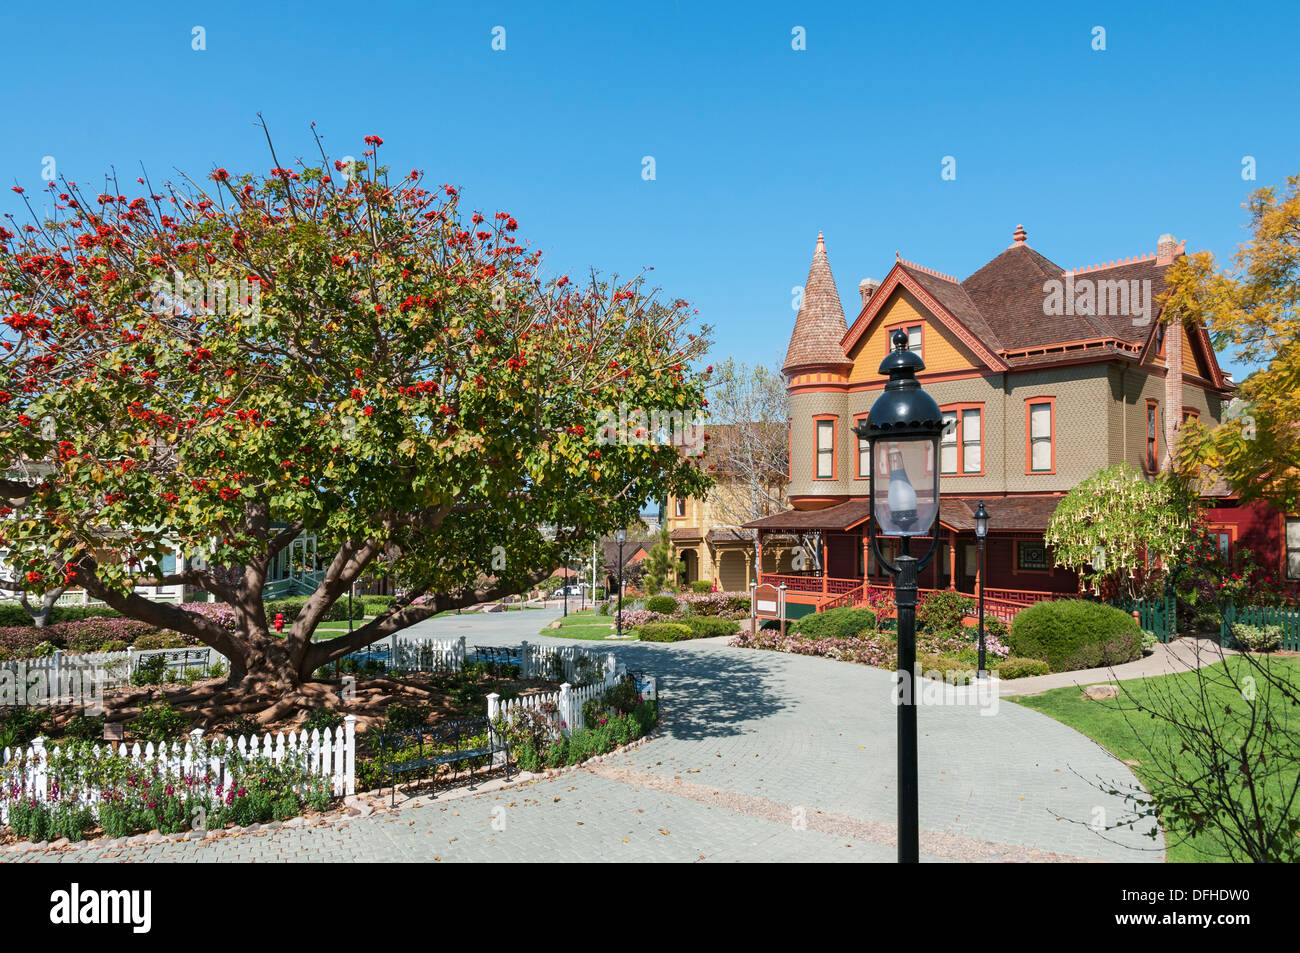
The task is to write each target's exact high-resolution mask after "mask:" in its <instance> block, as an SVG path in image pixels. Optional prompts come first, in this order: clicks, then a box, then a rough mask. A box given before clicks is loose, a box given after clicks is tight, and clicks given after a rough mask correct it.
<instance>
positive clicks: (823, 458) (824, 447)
mask: <svg viewBox="0 0 1300 953" xmlns="http://www.w3.org/2000/svg"><path fill="white" fill-rule="evenodd" d="M816 474H817V479H818V480H833V479H835V418H834V417H828V418H825V419H819V420H818V421H817V469H816Z"/></svg>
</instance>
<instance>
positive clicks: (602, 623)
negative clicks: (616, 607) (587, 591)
mask: <svg viewBox="0 0 1300 953" xmlns="http://www.w3.org/2000/svg"><path fill="white" fill-rule="evenodd" d="M559 622H560V627H559V628H558V629H550V628H547V629H542V631H541V634H542V635H545V636H549V637H551V638H559V639H588V640H591V641H604V640H605V639H606V637H607V636H610V635H613V634H614V619H613V617H611V616H606V615H600V614H598V613H597V612H596V611H595V610H594V609H587V610H586V611H584V612H570V613H569V614H568V615H567V616H564V617H562V618H561V619H560V620H559ZM627 632H628V630H627V629H626V628H625V629H624V630H623V634H624V635H625V636H626V635H627ZM610 641H617V640H615V639H610ZM623 641H625V642H635V641H637V640H636V638H635V637H633V638H630V639H627V638H625V639H623Z"/></svg>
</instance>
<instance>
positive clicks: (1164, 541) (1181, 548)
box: [1044, 463, 1196, 598]
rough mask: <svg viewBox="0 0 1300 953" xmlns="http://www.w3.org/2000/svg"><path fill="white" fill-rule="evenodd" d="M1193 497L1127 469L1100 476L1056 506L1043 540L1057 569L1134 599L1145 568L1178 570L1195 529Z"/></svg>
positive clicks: (1171, 483)
mask: <svg viewBox="0 0 1300 953" xmlns="http://www.w3.org/2000/svg"><path fill="white" fill-rule="evenodd" d="M1194 503H1195V497H1194V496H1193V495H1191V494H1190V493H1189V492H1188V491H1187V490H1186V489H1185V488H1184V487H1183V486H1182V485H1181V484H1180V483H1178V482H1177V481H1176V480H1175V479H1174V478H1172V477H1170V476H1162V477H1160V478H1158V479H1154V480H1149V479H1146V478H1145V477H1143V476H1142V474H1140V473H1138V471H1137V470H1136V469H1134V468H1133V467H1132V466H1131V465H1129V464H1127V463H1118V464H1116V465H1114V466H1111V467H1107V468H1105V469H1104V470H1098V471H1097V472H1096V473H1094V474H1093V475H1092V476H1090V477H1088V479H1086V480H1084V481H1083V482H1081V483H1079V484H1078V485H1077V486H1075V487H1074V489H1072V490H1071V491H1070V492H1069V493H1067V494H1066V495H1065V497H1064V498H1063V499H1062V500H1061V502H1060V503H1059V504H1058V505H1057V507H1056V511H1055V512H1054V513H1053V514H1052V518H1051V520H1050V522H1049V523H1048V525H1047V530H1046V532H1045V533H1044V539H1045V540H1046V542H1047V545H1049V546H1050V547H1052V552H1053V554H1054V556H1055V558H1056V563H1057V565H1059V566H1065V567H1066V568H1068V569H1073V570H1075V571H1076V572H1078V573H1079V574H1080V576H1081V577H1082V578H1083V579H1085V580H1086V581H1088V582H1090V583H1093V584H1095V585H1098V586H1099V587H1101V588H1103V589H1104V590H1105V592H1106V594H1107V595H1116V594H1121V593H1122V594H1124V595H1127V596H1129V597H1132V598H1136V597H1137V596H1139V595H1140V594H1141V592H1140V590H1141V588H1142V586H1143V584H1144V582H1145V581H1146V579H1147V576H1148V567H1151V566H1155V565H1156V564H1157V563H1158V564H1159V565H1161V566H1164V567H1171V566H1174V565H1176V564H1177V562H1178V560H1179V559H1180V558H1181V557H1182V555H1183V554H1184V553H1185V552H1186V551H1187V549H1188V547H1189V545H1190V544H1191V542H1192V540H1193V538H1194V536H1195V533H1196V524H1195V519H1194V514H1193V513H1192V512H1191V510H1192V507H1193V506H1194Z"/></svg>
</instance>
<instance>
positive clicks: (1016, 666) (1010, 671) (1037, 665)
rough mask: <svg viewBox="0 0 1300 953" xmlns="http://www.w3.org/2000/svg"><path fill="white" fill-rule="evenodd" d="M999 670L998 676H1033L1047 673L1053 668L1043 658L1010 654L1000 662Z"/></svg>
mask: <svg viewBox="0 0 1300 953" xmlns="http://www.w3.org/2000/svg"><path fill="white" fill-rule="evenodd" d="M997 671H998V678H1032V677H1033V676H1035V675H1046V674H1047V673H1048V672H1050V671H1051V669H1050V668H1048V667H1047V663H1046V662H1044V661H1043V660H1042V659H1037V658H1017V657H1016V656H1014V655H1008V656H1007V657H1006V658H1004V659H1003V660H1002V661H1001V662H999V663H998V669H997Z"/></svg>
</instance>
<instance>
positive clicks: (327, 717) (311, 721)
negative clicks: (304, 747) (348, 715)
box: [302, 705, 392, 734]
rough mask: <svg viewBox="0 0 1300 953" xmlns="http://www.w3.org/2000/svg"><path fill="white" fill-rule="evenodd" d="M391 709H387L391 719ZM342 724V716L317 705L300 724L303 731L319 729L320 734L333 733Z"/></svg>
mask: <svg viewBox="0 0 1300 953" xmlns="http://www.w3.org/2000/svg"><path fill="white" fill-rule="evenodd" d="M391 712H392V709H391V708H390V709H389V713H390V717H391ZM341 724H343V716H342V715H341V714H339V713H338V712H336V711H334V710H333V709H330V708H326V707H325V706H324V705H317V706H316V707H315V708H313V709H312V710H311V713H310V714H309V715H308V716H307V718H306V720H305V721H303V723H302V728H303V731H311V730H312V729H319V730H320V732H321V733H322V734H324V733H325V732H333V731H334V729H335V728H337V727H338V726H339V725H341Z"/></svg>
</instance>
